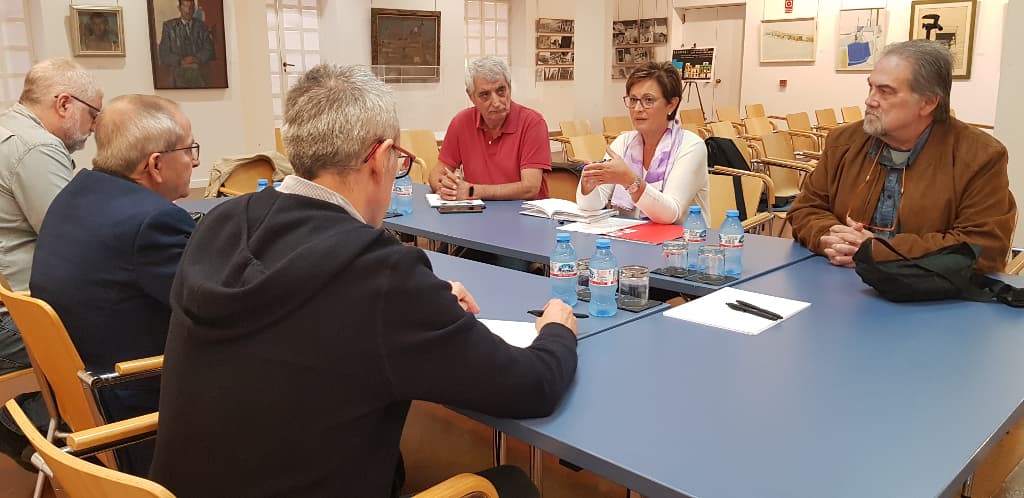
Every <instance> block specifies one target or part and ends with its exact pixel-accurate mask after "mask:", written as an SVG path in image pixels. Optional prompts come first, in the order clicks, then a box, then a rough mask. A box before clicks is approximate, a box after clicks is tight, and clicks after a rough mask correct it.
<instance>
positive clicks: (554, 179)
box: [547, 165, 580, 202]
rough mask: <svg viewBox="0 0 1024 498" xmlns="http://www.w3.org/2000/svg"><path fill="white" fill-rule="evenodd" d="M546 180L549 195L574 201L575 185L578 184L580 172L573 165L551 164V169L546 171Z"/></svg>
mask: <svg viewBox="0 0 1024 498" xmlns="http://www.w3.org/2000/svg"><path fill="white" fill-rule="evenodd" d="M547 180H548V195H549V196H551V197H554V198H556V199H565V200H567V201H572V202H576V187H577V186H579V184H580V174H579V172H577V171H576V169H575V166H573V165H570V166H568V167H560V166H554V165H552V168H551V171H548V172H547Z"/></svg>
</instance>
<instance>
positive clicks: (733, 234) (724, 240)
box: [718, 209, 743, 277]
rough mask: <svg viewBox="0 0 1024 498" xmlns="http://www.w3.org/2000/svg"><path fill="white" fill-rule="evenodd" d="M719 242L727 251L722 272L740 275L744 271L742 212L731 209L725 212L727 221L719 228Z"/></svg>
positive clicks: (734, 275)
mask: <svg viewBox="0 0 1024 498" xmlns="http://www.w3.org/2000/svg"><path fill="white" fill-rule="evenodd" d="M718 244H719V245H721V246H722V250H723V252H724V253H725V265H724V269H723V270H722V274H723V275H726V276H729V277H738V276H740V273H742V272H743V223H740V212H739V211H737V210H735V209H730V210H728V211H726V212H725V221H723V222H722V228H719V229H718Z"/></svg>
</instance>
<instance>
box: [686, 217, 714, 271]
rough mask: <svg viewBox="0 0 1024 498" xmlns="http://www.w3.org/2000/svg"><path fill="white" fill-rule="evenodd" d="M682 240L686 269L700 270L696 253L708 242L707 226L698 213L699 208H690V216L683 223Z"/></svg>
mask: <svg viewBox="0 0 1024 498" xmlns="http://www.w3.org/2000/svg"><path fill="white" fill-rule="evenodd" d="M683 239H684V240H686V245H687V248H686V268H688V269H690V270H702V268H701V267H700V264H698V259H697V253H699V252H700V247H701V246H703V245H704V243H705V242H707V240H708V225H707V224H706V223H704V216H702V215H701V213H700V206H690V215H689V216H687V217H686V221H684V222H683Z"/></svg>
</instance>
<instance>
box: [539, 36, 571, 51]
mask: <svg viewBox="0 0 1024 498" xmlns="http://www.w3.org/2000/svg"><path fill="white" fill-rule="evenodd" d="M573 38H574V37H573V36H572V35H537V50H548V49H550V50H559V49H562V50H572V49H574V48H575V45H576V44H575V42H574V41H573Z"/></svg>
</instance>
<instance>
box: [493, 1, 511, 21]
mask: <svg viewBox="0 0 1024 498" xmlns="http://www.w3.org/2000/svg"><path fill="white" fill-rule="evenodd" d="M496 7H497V9H496V10H497V12H495V13H494V17H496V18H498V19H508V5H506V4H504V3H499V4H498V5H497V6H496Z"/></svg>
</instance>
